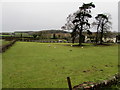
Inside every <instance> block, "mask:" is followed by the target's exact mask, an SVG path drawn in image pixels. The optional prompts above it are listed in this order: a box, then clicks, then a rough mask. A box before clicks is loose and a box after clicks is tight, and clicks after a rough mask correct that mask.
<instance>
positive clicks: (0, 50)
mask: <svg viewBox="0 0 120 90" xmlns="http://www.w3.org/2000/svg"><path fill="white" fill-rule="evenodd" d="M15 42H16V40H13V41H11V42H10V43H9V44H6V45H3V46H2V47H0V53H3V52H5V51H6V50H7V49H9V48H10V47H11V46H13V44H14V43H15Z"/></svg>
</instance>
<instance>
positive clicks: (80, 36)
mask: <svg viewBox="0 0 120 90" xmlns="http://www.w3.org/2000/svg"><path fill="white" fill-rule="evenodd" d="M81 45H82V30H80V33H79V46H81Z"/></svg>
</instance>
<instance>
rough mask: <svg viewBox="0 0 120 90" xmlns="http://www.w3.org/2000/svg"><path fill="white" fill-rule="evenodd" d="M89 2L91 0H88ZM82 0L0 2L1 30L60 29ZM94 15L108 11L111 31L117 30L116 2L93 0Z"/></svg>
mask: <svg viewBox="0 0 120 90" xmlns="http://www.w3.org/2000/svg"><path fill="white" fill-rule="evenodd" d="M89 2H91V1H89ZM82 3H83V2H78V1H76V2H63V1H62V2H55V1H54V2H48V1H47V2H34V1H32V2H29V1H28V0H27V2H14V1H13V2H8V1H7V2H2V31H3V32H13V31H20V30H21V31H36V30H46V29H47V30H50V29H60V28H61V26H63V25H64V24H65V23H66V17H67V16H68V15H69V14H70V13H73V12H75V11H77V10H78V8H79V7H80V6H81V5H82ZM93 3H94V4H95V5H96V7H95V8H94V9H92V15H93V17H95V16H96V15H97V14H98V13H110V14H111V16H112V19H111V21H112V23H113V25H112V27H113V28H112V31H118V2H115V1H113V2H111V1H110V2H104V1H102V2H100V0H99V2H98V1H97V2H93Z"/></svg>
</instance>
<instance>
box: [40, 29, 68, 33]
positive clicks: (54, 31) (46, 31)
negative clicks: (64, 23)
mask: <svg viewBox="0 0 120 90" xmlns="http://www.w3.org/2000/svg"><path fill="white" fill-rule="evenodd" d="M39 32H43V33H46V34H53V33H69V32H67V31H63V30H42V31H39Z"/></svg>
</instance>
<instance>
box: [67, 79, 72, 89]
mask: <svg viewBox="0 0 120 90" xmlns="http://www.w3.org/2000/svg"><path fill="white" fill-rule="evenodd" d="M67 82H68V87H69V90H72V85H71V81H70V77H67Z"/></svg>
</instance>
